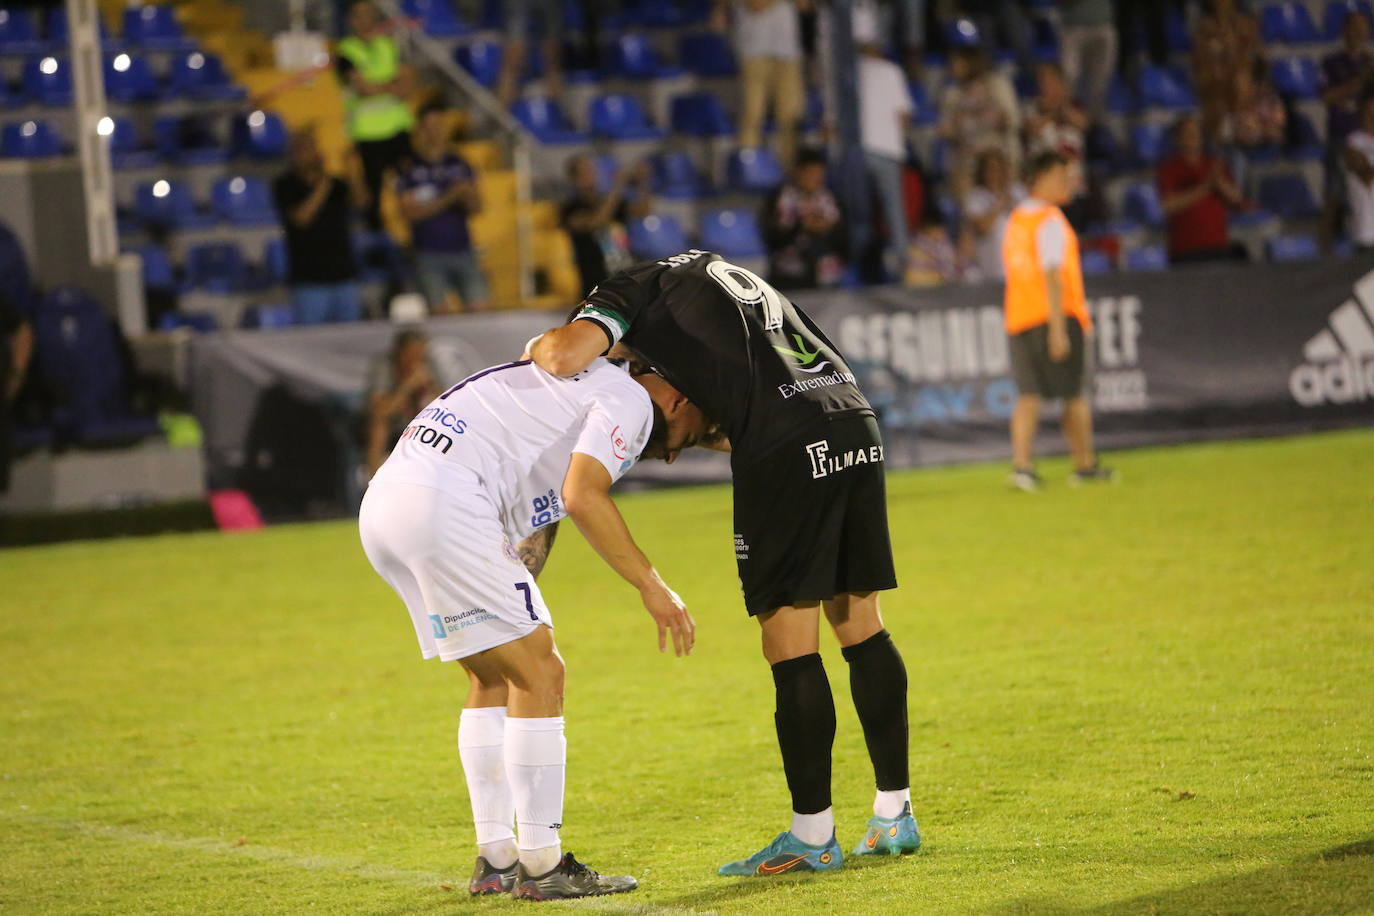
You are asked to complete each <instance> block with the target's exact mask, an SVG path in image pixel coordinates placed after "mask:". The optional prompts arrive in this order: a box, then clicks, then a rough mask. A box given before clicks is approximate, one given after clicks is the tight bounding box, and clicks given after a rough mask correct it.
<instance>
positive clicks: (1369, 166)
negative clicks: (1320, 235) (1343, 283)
mask: <svg viewBox="0 0 1374 916" xmlns="http://www.w3.org/2000/svg"><path fill="white" fill-rule="evenodd" d="M1344 160H1345V180H1346V183H1347V185H1348V188H1347V189H1346V195H1347V197H1348V198H1349V200H1350V222H1349V225H1348V230H1349V232H1350V239H1351V241H1353V242H1354V243H1355V244H1356V245H1358V246H1360V247H1361V248H1371V247H1374V95H1366V96H1365V97H1364V98H1362V99H1361V100H1360V124H1359V127H1358V128H1356V129H1355V130H1354V131H1352V132H1351V134H1350V136H1349V137H1347V138H1346V141H1345V154H1344Z"/></svg>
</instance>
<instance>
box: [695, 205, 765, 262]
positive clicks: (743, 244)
mask: <svg viewBox="0 0 1374 916" xmlns="http://www.w3.org/2000/svg"><path fill="white" fill-rule="evenodd" d="M701 247H702V248H705V249H706V250H707V251H718V252H720V253H721V254H723V255H726V256H727V257H736V258H760V257H763V256H764V255H765V254H767V249H765V248H764V246H763V236H762V235H760V234H759V224H758V220H757V219H756V218H755V217H754V214H753V212H752V211H749V210H709V211H707V212H706V213H705V214H703V215H702V218H701Z"/></svg>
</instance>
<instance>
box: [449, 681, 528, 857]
mask: <svg viewBox="0 0 1374 916" xmlns="http://www.w3.org/2000/svg"><path fill="white" fill-rule="evenodd" d="M505 745H506V707H504V706H488V707H485V708H482V709H465V710H463V713H462V715H461V716H459V717H458V756H459V757H460V758H462V761H463V776H464V777H465V778H466V780H467V784H468V798H469V799H470V800H471V801H472V823H473V826H474V827H476V828H477V854H478V855H479V856H482V857H483V858H485V859H486V860H487V861H488V862H489V863H491V865H492V867H493V868H507V867H509V866H510V865H511V864H512V863H513V862H514V861H515V856H516V850H515V829H514V827H515V801H514V800H513V799H512V798H511V791H510V783H509V782H507V781H506V760H505V758H506V753H505Z"/></svg>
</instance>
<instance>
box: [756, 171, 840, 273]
mask: <svg viewBox="0 0 1374 916" xmlns="http://www.w3.org/2000/svg"><path fill="white" fill-rule="evenodd" d="M759 225H760V226H761V227H762V229H763V239H764V243H765V244H766V245H767V246H768V282H769V283H771V284H772V285H773V286H776V287H777V288H778V289H812V288H815V287H818V286H834V285H835V284H836V283H838V282H839V280H840V275H841V274H842V273H843V272H844V256H845V250H846V247H847V246H848V233H847V232H846V230H845V223H844V212H843V211H842V210H841V209H840V204H839V201H838V200H836V199H835V195H834V194H833V193H832V192H831V190H830V188H829V187H827V186H826V183H825V154H824V153H822V152H820V151H819V150H814V149H804V150H802V151H801V152H800V153H798V154H797V164H796V165H794V166H793V167H792V175H791V178H790V179H789V180H787V181H785V182H783V183H782V184H781V185H779V186H778V187H777V189H776V190H774V191H773V192H772V193H771V194H769V195H768V197H767V198H766V199H765V200H764V202H763V212H762V215H761V218H760V219H759Z"/></svg>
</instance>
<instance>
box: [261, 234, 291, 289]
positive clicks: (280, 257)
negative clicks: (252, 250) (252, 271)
mask: <svg viewBox="0 0 1374 916" xmlns="http://www.w3.org/2000/svg"><path fill="white" fill-rule="evenodd" d="M262 275H263V279H264V280H265V281H266V285H268V286H273V285H276V284H284V283H286V282H288V281H289V280H290V279H291V268H290V263H289V262H288V260H287V256H286V239H284V238H275V239H268V240H267V242H266V243H265V244H264V245H263V246H262Z"/></svg>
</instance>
